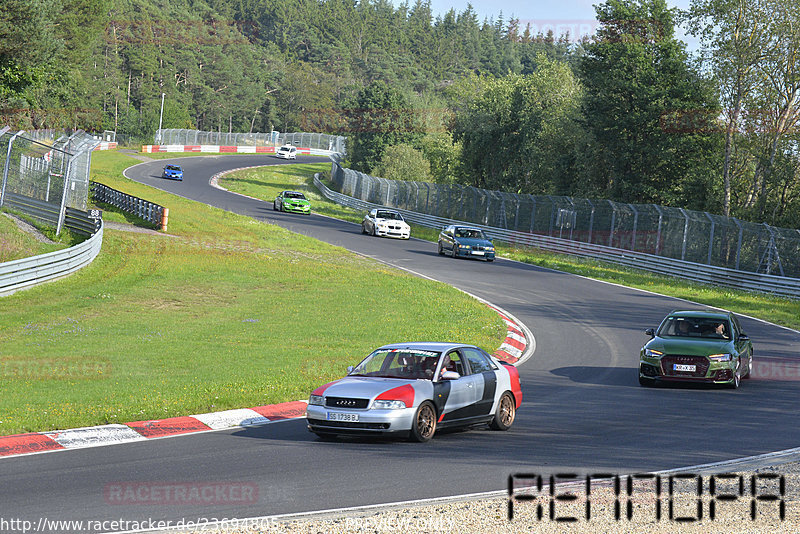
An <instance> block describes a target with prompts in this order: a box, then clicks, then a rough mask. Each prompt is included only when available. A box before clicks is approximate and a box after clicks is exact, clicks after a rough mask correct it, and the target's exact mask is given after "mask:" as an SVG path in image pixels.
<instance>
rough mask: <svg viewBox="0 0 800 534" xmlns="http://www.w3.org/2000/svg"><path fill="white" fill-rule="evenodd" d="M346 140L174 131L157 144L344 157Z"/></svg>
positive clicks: (162, 135)
mask: <svg viewBox="0 0 800 534" xmlns="http://www.w3.org/2000/svg"><path fill="white" fill-rule="evenodd" d="M346 139H347V138H346V137H343V136H341V135H328V134H322V133H308V132H294V133H282V132H270V133H228V132H203V131H200V130H186V129H171V128H168V129H161V130H157V131H156V135H155V143H156V144H159V145H189V146H199V145H219V146H268V147H276V146H281V145H285V144H292V145H294V146H298V147H303V148H313V149H317V150H326V151H330V152H340V153H344V152H345V142H346Z"/></svg>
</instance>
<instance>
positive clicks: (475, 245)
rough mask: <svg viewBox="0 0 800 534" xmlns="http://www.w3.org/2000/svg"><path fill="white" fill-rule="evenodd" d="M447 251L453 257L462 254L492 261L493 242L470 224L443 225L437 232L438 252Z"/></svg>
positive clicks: (493, 252) (493, 253) (443, 252)
mask: <svg viewBox="0 0 800 534" xmlns="http://www.w3.org/2000/svg"><path fill="white" fill-rule="evenodd" d="M446 252H449V253H450V255H451V256H452V257H454V258H458V257H459V256H464V257H467V258H479V259H483V260H486V261H494V255H495V251H494V244H493V243H492V240H491V239H489V238H488V237H486V234H484V233H483V230H481V229H480V228H473V227H471V226H457V225H454V224H451V225H450V226H445V227H444V228H442V231H441V232H440V233H439V254H445V253H446Z"/></svg>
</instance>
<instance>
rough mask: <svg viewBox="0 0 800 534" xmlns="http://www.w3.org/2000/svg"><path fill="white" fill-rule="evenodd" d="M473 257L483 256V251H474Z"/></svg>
mask: <svg viewBox="0 0 800 534" xmlns="http://www.w3.org/2000/svg"><path fill="white" fill-rule="evenodd" d="M472 255H473V256H483V251H482V250H473V251H472Z"/></svg>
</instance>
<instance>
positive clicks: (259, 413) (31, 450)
mask: <svg viewBox="0 0 800 534" xmlns="http://www.w3.org/2000/svg"><path fill="white" fill-rule="evenodd" d="M481 300H482V299H481ZM484 302H485V301H484ZM486 304H487V305H488V306H489V307H490V308H492V309H493V310H494V311H495V312H497V314H498V315H500V317H501V318H502V319H503V321H505V323H506V327H507V332H506V338H505V340H504V341H503V343H502V344H501V345H500V348H498V349H497V350H496V351H495V352H494V354H493V356H495V357H496V358H498V359H500V360H504V361H507V362H509V363H512V364H515V365H518V364H519V363H521V362H522V361H524V360H525V359H527V358H528V357H529V356H530V355H531V354H532V353H533V349H534V348H535V347H534V343H535V342H534V338H533V336H532V335H531V334H530V332H529V331H528V330H527V327H525V325H523V324H522V323H521V322H519V321H517V320H516V319H515V318H514V317H513V316H512V315H511V314H509V313H507V312H506V311H504V310H502V309H500V308H497V307H495V306H492V305H491V304H489V303H486ZM305 413H306V401H292V402H284V403H280V404H270V405H267V406H258V407H256V408H240V409H235V410H225V411H221V412H212V413H204V414H198V415H187V416H181V417H169V418H167V419H153V420H146V421H134V422H132V423H124V424H111V425H100V426H91V427H85V428H73V429H70V430H56V431H51V432H34V433H30V434H16V435H13V436H0V457H8V456H19V455H23V454H37V453H43V452H52V451H58V450H68V449H82V448H86V447H99V446H103V445H114V444H117V443H130V442H134V441H143V440H147V439H152V438H164V437H171V436H178V435H181V434H189V433H193V432H208V431H212V430H224V429H229V428H240V427H248V426H257V425H264V424H267V423H274V422H276V421H284V420H286V419H296V418H298V417H303V416H305Z"/></svg>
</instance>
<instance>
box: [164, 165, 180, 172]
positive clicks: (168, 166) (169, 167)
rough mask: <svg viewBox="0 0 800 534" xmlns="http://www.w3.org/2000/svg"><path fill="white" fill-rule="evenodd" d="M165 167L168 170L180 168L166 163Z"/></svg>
mask: <svg viewBox="0 0 800 534" xmlns="http://www.w3.org/2000/svg"><path fill="white" fill-rule="evenodd" d="M165 168H166V169H167V170H168V171H179V170H181V168H180V167H178V166H177V165H167V166H166V167H165Z"/></svg>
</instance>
